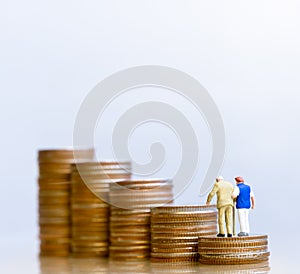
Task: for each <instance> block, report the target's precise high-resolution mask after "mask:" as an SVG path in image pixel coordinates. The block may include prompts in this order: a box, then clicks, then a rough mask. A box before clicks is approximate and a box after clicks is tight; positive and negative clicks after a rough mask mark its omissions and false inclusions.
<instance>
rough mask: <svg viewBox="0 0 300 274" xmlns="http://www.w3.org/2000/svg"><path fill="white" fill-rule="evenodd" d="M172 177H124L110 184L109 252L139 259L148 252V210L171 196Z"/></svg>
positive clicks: (149, 238)
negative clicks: (138, 178) (144, 178)
mask: <svg viewBox="0 0 300 274" xmlns="http://www.w3.org/2000/svg"><path fill="white" fill-rule="evenodd" d="M172 187H173V184H172V181H171V180H166V179H148V180H124V181H120V182H118V183H117V184H113V185H111V188H110V193H109V197H110V203H111V204H112V205H114V206H111V216H110V242H111V246H110V248H109V256H110V257H111V258H113V259H116V260H127V261H128V260H138V259H145V258H148V257H149V256H150V241H151V237H150V210H151V208H153V207H157V206H161V205H165V204H166V203H170V202H172V200H173V194H172Z"/></svg>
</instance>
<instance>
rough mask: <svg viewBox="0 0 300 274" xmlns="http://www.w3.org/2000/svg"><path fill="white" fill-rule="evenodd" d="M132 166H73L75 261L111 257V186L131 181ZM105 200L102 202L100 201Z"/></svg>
mask: <svg viewBox="0 0 300 274" xmlns="http://www.w3.org/2000/svg"><path fill="white" fill-rule="evenodd" d="M130 169H131V164H130V162H122V163H120V162H89V163H81V164H77V165H74V166H73V171H72V179H71V189H72V190H71V217H72V243H71V246H72V253H73V256H76V257H95V256H96V257H97V256H107V255H108V245H109V211H110V210H109V205H108V204H107V203H106V201H107V200H108V192H109V185H110V183H111V182H112V181H114V180H120V179H129V178H130V176H131V173H130ZM101 198H102V199H101Z"/></svg>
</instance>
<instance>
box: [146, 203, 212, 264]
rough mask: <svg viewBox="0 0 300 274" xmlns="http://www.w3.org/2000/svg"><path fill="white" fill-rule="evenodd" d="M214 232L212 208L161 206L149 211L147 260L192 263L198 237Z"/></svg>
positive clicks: (195, 257)
mask: <svg viewBox="0 0 300 274" xmlns="http://www.w3.org/2000/svg"><path fill="white" fill-rule="evenodd" d="M216 233H217V210H216V207H215V206H165V207H158V208H153V209H152V210H151V261H152V262H174V263H176V262H196V261H198V238H199V237H200V236H212V235H216Z"/></svg>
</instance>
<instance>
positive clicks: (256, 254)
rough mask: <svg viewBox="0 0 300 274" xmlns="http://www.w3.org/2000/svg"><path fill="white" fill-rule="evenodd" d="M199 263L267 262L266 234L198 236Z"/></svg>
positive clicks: (268, 253)
mask: <svg viewBox="0 0 300 274" xmlns="http://www.w3.org/2000/svg"><path fill="white" fill-rule="evenodd" d="M198 251H199V254H200V263H202V264H216V265H220V264H224V265H228V264H254V263H262V262H267V261H268V260H269V255H270V252H268V236H267V235H251V236H246V237H232V238H217V237H200V238H199V248H198Z"/></svg>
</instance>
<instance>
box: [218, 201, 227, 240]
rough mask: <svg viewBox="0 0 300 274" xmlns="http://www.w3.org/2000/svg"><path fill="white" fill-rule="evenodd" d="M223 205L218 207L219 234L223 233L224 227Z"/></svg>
mask: <svg viewBox="0 0 300 274" xmlns="http://www.w3.org/2000/svg"><path fill="white" fill-rule="evenodd" d="M225 208H226V207H225V206H223V207H221V208H219V215H218V223H219V234H222V235H225V229H224V221H225Z"/></svg>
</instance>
